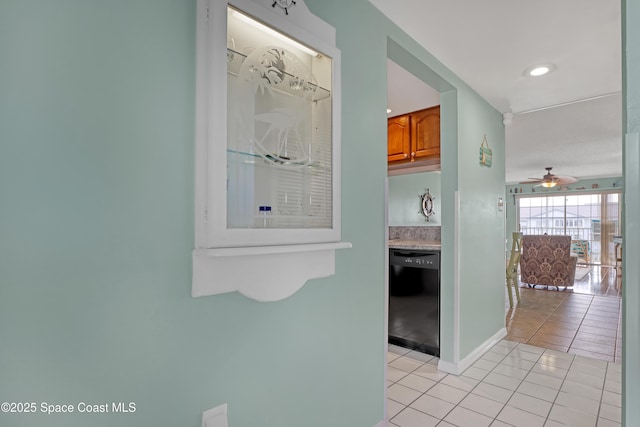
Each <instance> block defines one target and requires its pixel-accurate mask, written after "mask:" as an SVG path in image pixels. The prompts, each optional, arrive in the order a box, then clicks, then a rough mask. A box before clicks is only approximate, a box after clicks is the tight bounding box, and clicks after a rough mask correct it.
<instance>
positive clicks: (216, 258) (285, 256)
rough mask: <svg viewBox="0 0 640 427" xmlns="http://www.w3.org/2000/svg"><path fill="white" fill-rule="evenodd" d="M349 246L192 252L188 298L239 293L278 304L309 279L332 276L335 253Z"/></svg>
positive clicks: (344, 243) (216, 249) (321, 245)
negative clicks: (191, 274)
mask: <svg viewBox="0 0 640 427" xmlns="http://www.w3.org/2000/svg"><path fill="white" fill-rule="evenodd" d="M350 247H351V243H348V242H332V243H317V244H305V245H280V246H253V247H237V248H206V249H194V250H193V281H192V287H191V296H193V297H194V298H195V297H201V296H207V295H217V294H223V293H228V292H235V291H237V292H240V293H241V294H243V295H245V296H246V297H248V298H251V299H254V300H256V301H264V302H266V301H278V300H281V299H284V298H287V297H289V296H291V295H293V294H294V293H295V292H297V291H298V290H299V289H300V288H302V286H303V285H304V284H305V283H306V282H307V281H308V280H310V279H318V278H321V277H328V276H332V275H333V274H335V251H336V249H346V248H350Z"/></svg>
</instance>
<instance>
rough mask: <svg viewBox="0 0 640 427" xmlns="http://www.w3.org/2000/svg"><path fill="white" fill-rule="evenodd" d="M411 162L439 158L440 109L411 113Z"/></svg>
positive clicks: (434, 108)
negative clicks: (426, 158)
mask: <svg viewBox="0 0 640 427" xmlns="http://www.w3.org/2000/svg"><path fill="white" fill-rule="evenodd" d="M411 137H412V147H411V160H417V159H420V158H425V157H440V107H433V108H427V109H426V110H420V111H416V112H414V113H411Z"/></svg>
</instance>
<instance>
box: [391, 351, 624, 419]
mask: <svg viewBox="0 0 640 427" xmlns="http://www.w3.org/2000/svg"><path fill="white" fill-rule="evenodd" d="M437 365H438V358H435V357H432V356H429V355H426V354H423V353H419V352H416V351H410V350H408V349H406V348H402V347H398V346H394V345H389V350H388V352H387V416H388V419H389V422H388V425H389V426H399V427H432V426H439V427H451V426H458V427H483V426H494V427H504V426H515V427H536V426H541V427H542V426H548V427H556V426H567V425H568V426H579V427H596V426H597V427H611V426H620V425H621V424H620V423H621V406H622V395H621V393H622V385H621V380H622V379H621V371H622V367H621V365H620V364H618V363H614V362H607V361H605V360H598V359H593V358H589V357H585V356H581V355H577V354H571V353H565V352H561V351H557V350H551V349H545V348H542V347H536V346H532V345H529V344H523V343H518V342H514V341H507V340H503V341H501V342H499V343H498V344H496V345H495V346H494V347H493V348H492V349H491V350H490V351H488V352H487V353H486V354H484V355H483V356H482V358H480V359H479V360H478V361H476V362H475V363H474V364H473V366H471V367H470V368H468V369H467V370H466V371H465V372H463V373H462V375H460V376H455V375H450V374H447V373H445V372H441V371H438V368H437Z"/></svg>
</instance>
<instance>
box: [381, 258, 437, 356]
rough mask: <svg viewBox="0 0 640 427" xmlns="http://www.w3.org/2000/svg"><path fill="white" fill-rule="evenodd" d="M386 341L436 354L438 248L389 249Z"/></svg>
mask: <svg viewBox="0 0 640 427" xmlns="http://www.w3.org/2000/svg"><path fill="white" fill-rule="evenodd" d="M389 343H390V344H396V345H399V346H401V347H405V348H411V349H414V350H417V351H420V352H422V353H427V354H433V355H434V356H440V252H439V251H422V250H401V249H390V250H389Z"/></svg>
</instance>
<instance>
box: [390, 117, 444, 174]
mask: <svg viewBox="0 0 640 427" xmlns="http://www.w3.org/2000/svg"><path fill="white" fill-rule="evenodd" d="M387 130H388V136H387V138H388V140H387V141H388V152H387V154H388V161H389V163H390V164H402V163H410V162H414V161H421V162H422V163H424V161H427V160H430V161H438V162H439V160H440V106H436V107H432V108H427V109H424V110H419V111H414V112H413V113H409V114H405V115H402V116H397V117H392V118H390V119H388V121H387Z"/></svg>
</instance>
